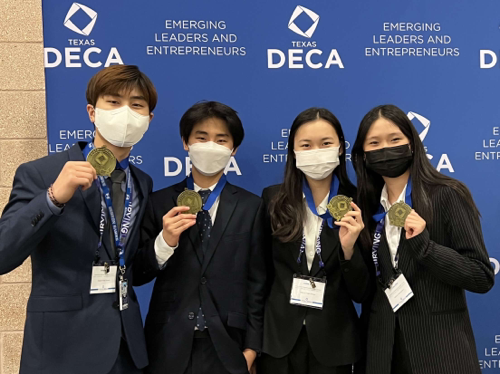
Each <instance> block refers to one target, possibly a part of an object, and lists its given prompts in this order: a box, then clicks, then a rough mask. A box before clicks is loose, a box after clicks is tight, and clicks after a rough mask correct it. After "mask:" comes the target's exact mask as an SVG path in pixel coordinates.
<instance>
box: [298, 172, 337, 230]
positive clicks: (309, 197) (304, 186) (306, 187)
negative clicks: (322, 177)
mask: <svg viewBox="0 0 500 374" xmlns="http://www.w3.org/2000/svg"><path fill="white" fill-rule="evenodd" d="M339 186H340V182H339V179H338V178H337V176H336V175H335V174H333V176H332V184H331V187H330V194H329V195H328V201H330V200H331V199H332V197H334V196H336V195H337V194H338V193H339ZM302 192H304V195H305V197H306V201H307V205H308V206H309V209H310V210H311V212H313V214H315V215H317V216H318V217H321V218H323V219H324V220H325V221H326V222H328V226H329V227H330V228H331V229H333V228H337V229H338V226H334V225H333V217H332V216H331V215H330V213H329V212H328V210H327V211H326V212H325V213H324V214H321V215H320V214H319V213H318V211H317V210H316V205H315V204H314V198H313V195H312V191H311V187H309V183H307V179H306V178H304V181H303V182H302Z"/></svg>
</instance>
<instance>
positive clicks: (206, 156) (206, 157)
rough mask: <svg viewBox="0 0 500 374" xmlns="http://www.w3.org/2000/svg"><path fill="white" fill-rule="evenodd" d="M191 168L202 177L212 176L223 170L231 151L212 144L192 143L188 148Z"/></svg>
mask: <svg viewBox="0 0 500 374" xmlns="http://www.w3.org/2000/svg"><path fill="white" fill-rule="evenodd" d="M188 149H189V151H188V153H189V158H190V159H191V163H192V164H193V166H194V167H195V168H196V169H197V170H198V171H199V172H200V173H201V174H203V175H206V176H212V175H215V174H217V173H218V172H220V171H221V170H224V168H225V167H226V165H227V164H228V162H229V159H230V158H231V154H232V153H233V151H232V150H231V149H229V148H226V147H224V146H223V145H220V144H217V143H214V142H205V143H193V144H191V145H189V146H188Z"/></svg>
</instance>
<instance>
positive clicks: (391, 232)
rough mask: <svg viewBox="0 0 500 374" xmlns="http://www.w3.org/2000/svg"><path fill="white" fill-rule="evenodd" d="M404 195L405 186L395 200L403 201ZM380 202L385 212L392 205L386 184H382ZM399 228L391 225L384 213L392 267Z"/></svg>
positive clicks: (399, 237) (399, 235) (396, 248)
mask: <svg viewBox="0 0 500 374" xmlns="http://www.w3.org/2000/svg"><path fill="white" fill-rule="evenodd" d="M405 195H406V186H405V188H403V192H401V195H399V197H398V199H397V201H396V202H399V201H402V202H405ZM396 202H395V203H396ZM380 204H381V205H382V207H383V208H384V210H385V211H386V212H388V211H389V209H391V207H392V206H393V205H394V204H391V203H389V194H388V193H387V185H384V188H383V189H382V195H381V196H380ZM401 230H402V228H401V227H397V226H394V225H391V222H390V220H389V215H388V214H386V216H385V236H386V238H387V243H388V244H389V251H390V252H391V261H392V266H394V267H396V266H397V263H396V255H397V253H398V247H399V240H400V239H401Z"/></svg>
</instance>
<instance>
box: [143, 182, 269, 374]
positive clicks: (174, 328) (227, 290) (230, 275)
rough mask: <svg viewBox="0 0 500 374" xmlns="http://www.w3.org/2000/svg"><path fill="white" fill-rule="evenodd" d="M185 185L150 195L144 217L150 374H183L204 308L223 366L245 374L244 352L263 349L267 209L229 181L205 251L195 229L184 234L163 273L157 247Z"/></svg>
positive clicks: (248, 193) (144, 267) (144, 258)
mask: <svg viewBox="0 0 500 374" xmlns="http://www.w3.org/2000/svg"><path fill="white" fill-rule="evenodd" d="M185 188H186V181H185V180H184V181H183V182H181V183H179V184H176V185H173V186H171V187H168V188H165V189H163V190H160V191H157V192H155V193H153V194H152V195H151V198H150V201H149V206H148V209H147V213H146V215H145V217H144V222H143V229H142V238H141V242H142V245H141V249H142V254H143V265H142V266H143V269H144V270H143V276H142V277H140V278H135V280H136V282H137V284H142V283H146V282H149V281H151V280H152V279H153V278H154V277H156V276H157V279H156V283H155V286H154V290H153V296H152V298H151V304H150V307H149V313H148V316H147V319H146V341H147V346H148V353H149V359H150V366H149V368H148V370H149V372H150V373H162V374H163V373H165V371H166V370H167V371H168V373H170V374H183V373H184V371H185V369H186V367H187V365H188V361H189V359H190V355H191V346H192V344H193V335H194V327H195V324H196V315H197V312H198V308H199V306H200V304H199V303H200V300H201V305H202V308H203V312H204V314H205V318H206V322H207V326H208V331H209V332H210V337H211V339H212V342H213V344H214V346H215V350H216V351H217V353H218V354H219V358H220V359H221V361H222V363H223V364H224V366H225V367H226V369H227V370H228V371H229V372H230V373H233V374H243V373H245V374H247V373H248V370H247V366H246V361H245V359H244V357H243V354H242V351H243V350H244V349H245V348H251V349H254V350H256V351H259V350H260V349H261V345H262V342H261V341H262V323H263V322H262V320H263V309H264V296H265V276H266V272H265V261H264V256H263V246H262V224H263V218H262V217H263V208H262V203H261V200H260V198H259V197H257V196H255V195H253V194H251V193H250V192H248V191H245V190H244V189H242V188H239V187H236V186H234V185H232V184H229V183H227V184H226V186H225V187H224V189H223V190H222V193H221V195H220V202H219V207H218V210H217V215H216V219H215V223H214V226H213V228H212V232H211V238H210V242H209V247H208V250H207V253H206V254H205V255H203V253H202V250H201V239H200V234H199V231H198V227H197V225H194V226H193V227H191V228H189V229H188V230H187V231H185V232H184V233H182V235H181V237H180V241H179V247H178V248H177V249H176V250H175V252H174V254H173V255H172V257H170V259H169V260H168V261H167V263H166V267H165V268H164V269H163V270H161V271H159V270H158V263H157V261H156V254H155V250H154V242H155V240H156V237H157V236H158V234H159V233H160V232H161V231H162V229H163V224H162V219H163V216H164V215H165V214H166V213H167V212H168V211H169V210H170V209H172V208H173V207H175V206H176V205H177V196H178V195H179V194H180V193H181V192H182V191H184V189H185Z"/></svg>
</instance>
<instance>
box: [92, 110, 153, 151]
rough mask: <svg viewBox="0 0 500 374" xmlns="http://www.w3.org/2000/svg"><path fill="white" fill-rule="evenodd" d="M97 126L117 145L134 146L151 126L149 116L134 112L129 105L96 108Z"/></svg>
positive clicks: (103, 134) (109, 140)
mask: <svg viewBox="0 0 500 374" xmlns="http://www.w3.org/2000/svg"><path fill="white" fill-rule="evenodd" d="M95 127H97V129H98V130H99V133H100V134H101V135H102V136H103V137H104V139H106V140H107V141H108V142H110V143H111V144H113V145H114V146H116V147H132V146H133V145H135V144H137V143H138V142H139V140H141V139H142V137H143V136H144V134H145V133H146V131H147V130H148V128H149V116H143V115H142V114H139V113H137V112H134V111H133V110H132V109H130V107H129V106H128V105H125V106H122V107H121V108H118V109H113V110H104V109H100V108H95Z"/></svg>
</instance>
